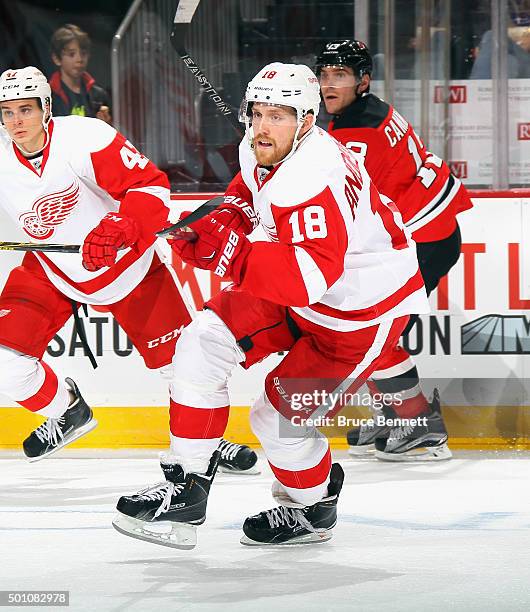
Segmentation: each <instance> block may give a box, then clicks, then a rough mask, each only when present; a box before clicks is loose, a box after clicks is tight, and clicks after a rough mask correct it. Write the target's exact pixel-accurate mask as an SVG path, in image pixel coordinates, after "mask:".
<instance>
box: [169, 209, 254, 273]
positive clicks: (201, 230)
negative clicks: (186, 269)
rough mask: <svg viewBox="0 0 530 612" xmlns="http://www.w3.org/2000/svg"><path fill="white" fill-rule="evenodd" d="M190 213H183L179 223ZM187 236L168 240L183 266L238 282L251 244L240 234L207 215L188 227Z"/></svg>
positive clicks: (175, 236) (178, 233) (178, 236)
mask: <svg viewBox="0 0 530 612" xmlns="http://www.w3.org/2000/svg"><path fill="white" fill-rule="evenodd" d="M189 214H190V213H189V212H185V213H182V215H181V216H180V219H183V218H185V217H187V216H188V215H189ZM189 229H191V230H192V231H193V234H191V237H192V239H191V240H190V232H186V231H182V230H180V231H179V232H177V233H175V234H174V237H171V238H169V244H170V245H171V248H172V249H173V251H175V253H176V254H177V255H178V256H179V257H180V258H181V259H182V260H183V261H185V262H186V263H188V264H190V265H192V266H194V267H196V268H201V269H202V270H213V272H214V274H216V275H217V276H219V277H221V278H231V279H232V280H233V281H234V282H235V283H238V282H239V281H240V279H241V275H242V271H243V267H244V264H245V261H246V259H247V257H248V255H249V253H250V249H251V246H250V242H249V241H248V240H247V238H246V237H245V236H244V235H243V234H241V233H240V232H236V231H234V230H233V229H230V228H228V227H226V226H225V225H223V224H222V223H219V222H218V221H217V220H216V219H215V217H213V216H212V215H208V216H206V217H204V218H202V219H199V220H198V221H195V222H194V223H191V224H190V226H189Z"/></svg>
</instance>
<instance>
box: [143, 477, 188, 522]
mask: <svg viewBox="0 0 530 612" xmlns="http://www.w3.org/2000/svg"><path fill="white" fill-rule="evenodd" d="M183 488H184V483H182V484H180V483H179V484H174V483H173V482H170V481H169V480H165V481H164V482H158V483H157V484H155V485H152V486H149V487H146V488H145V489H142V490H141V491H138V493H137V494H136V495H138V497H141V498H142V499H143V500H145V501H158V500H160V501H161V504H160V506H159V507H158V509H157V511H156V512H155V515H154V517H153V518H157V517H158V516H160V515H161V514H162V513H163V512H167V511H168V510H169V507H170V506H171V498H172V497H173V495H177V494H178V493H180V492H181V491H182V489H183Z"/></svg>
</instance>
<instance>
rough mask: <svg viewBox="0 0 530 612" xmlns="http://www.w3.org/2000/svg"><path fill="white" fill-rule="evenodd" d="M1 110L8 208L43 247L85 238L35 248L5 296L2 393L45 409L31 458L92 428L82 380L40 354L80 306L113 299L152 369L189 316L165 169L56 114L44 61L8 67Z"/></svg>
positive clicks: (238, 468) (250, 457) (87, 123)
mask: <svg viewBox="0 0 530 612" xmlns="http://www.w3.org/2000/svg"><path fill="white" fill-rule="evenodd" d="M0 111H1V118H2V124H3V128H4V129H0V182H1V185H0V206H1V207H2V209H3V210H4V211H5V212H6V213H7V214H8V215H9V216H10V217H11V218H12V219H13V221H14V222H15V223H16V224H18V225H19V226H20V227H21V229H22V231H23V232H24V233H25V234H26V236H27V238H28V239H29V240H30V241H32V242H35V243H36V244H39V243H46V242H58V243H76V244H79V243H81V244H83V249H82V254H78V255H75V254H62V253H53V254H44V253H39V252H35V253H28V254H27V255H26V256H25V257H24V260H23V262H22V265H21V266H18V267H17V268H15V269H14V270H13V271H12V272H11V274H10V275H9V278H8V280H7V283H6V285H5V287H4V289H3V291H2V293H1V294H0V393H3V394H5V395H7V396H8V397H10V398H12V399H13V400H14V401H17V402H18V403H19V404H21V405H22V406H24V407H25V408H27V409H28V410H31V411H32V412H35V413H37V414H40V415H42V416H44V417H48V418H47V420H46V421H45V422H44V423H43V425H41V426H40V427H39V428H37V429H36V430H35V431H34V432H33V433H32V434H31V435H30V436H29V437H28V438H27V439H26V440H25V442H24V451H25V453H26V455H27V456H28V458H29V459H30V461H35V460H38V459H42V458H44V457H46V456H48V455H49V454H51V453H52V452H55V451H56V450H58V449H59V448H61V447H62V446H64V445H65V444H68V443H70V442H72V441H74V440H75V439H77V438H79V437H80V436H81V435H84V434H86V433H88V432H89V431H90V430H91V429H93V428H94V427H95V425H96V421H95V420H94V418H93V416H92V411H91V409H90V408H89V407H88V406H87V404H86V403H85V401H84V400H83V398H82V397H81V394H80V393H79V389H78V388H77V386H76V384H75V383H74V381H72V380H71V379H69V378H67V379H66V381H65V382H63V381H60V380H58V378H57V376H56V375H55V373H54V372H53V370H52V369H51V368H50V367H49V365H47V364H46V363H45V362H44V361H43V360H42V356H43V354H44V351H45V350H46V347H47V345H48V343H49V341H50V340H51V339H52V338H53V336H54V335H55V333H56V332H57V331H58V330H59V329H60V328H61V327H62V326H63V325H64V324H65V323H66V321H67V320H68V319H69V318H70V316H71V315H72V312H73V310H74V311H75V310H77V308H78V306H79V304H93V305H99V306H101V305H105V306H106V308H107V310H108V311H110V312H111V313H112V314H113V315H114V317H115V318H116V320H117V321H118V322H119V323H120V325H121V326H122V328H123V329H124V330H125V331H126V333H127V334H128V335H129V337H130V339H131V341H132V342H133V344H134V345H135V347H136V348H137V349H138V351H139V352H140V354H141V355H142V357H143V359H144V361H145V364H146V366H147V367H148V368H154V369H156V368H162V367H165V366H168V365H169V364H171V359H172V356H173V353H174V349H175V343H176V339H177V337H178V336H179V334H180V332H181V331H182V329H183V327H184V326H185V325H187V324H188V323H189V322H190V320H191V316H190V312H189V311H188V308H187V306H186V305H185V303H184V301H183V299H182V297H181V295H180V292H179V290H178V289H177V287H176V285H175V283H174V281H173V279H172V277H171V274H170V273H169V271H168V269H167V268H166V266H165V265H164V264H163V263H162V262H161V260H160V259H159V257H158V255H157V254H156V253H155V250H154V242H155V232H156V231H157V230H159V229H160V228H161V227H163V226H164V225H165V223H166V222H167V216H168V212H169V208H168V205H169V183H168V180H167V177H166V175H165V174H164V173H163V172H162V171H160V170H159V169H158V168H157V167H156V166H155V165H154V164H153V163H152V162H150V161H149V160H148V159H147V158H146V157H145V156H143V155H142V154H140V153H139V152H138V151H137V150H136V149H135V147H134V146H133V145H132V144H131V143H130V142H129V141H128V140H126V138H125V137H124V136H123V135H122V134H120V133H118V132H117V131H116V130H115V129H114V128H112V127H110V126H108V125H107V124H105V123H104V122H103V121H99V120H97V119H89V118H84V117H74V116H70V117H59V118H53V117H52V112H51V111H52V109H51V91H50V86H49V84H48V82H47V81H46V78H45V77H44V75H43V74H42V73H41V72H40V71H39V70H37V69H36V68H33V67H27V68H24V69H21V70H7V71H6V72H4V73H3V74H2V75H1V77H0ZM173 410H174V409H173V407H172V406H171V405H170V420H171V422H174V420H175V419H174V418H173V417H172V412H173ZM219 451H220V454H221V460H220V464H221V466H222V468H223V469H224V470H225V471H230V472H232V473H252V472H256V471H257V470H256V469H255V467H254V466H255V463H256V461H257V456H256V454H255V453H254V451H252V450H251V449H249V448H248V447H247V446H244V445H240V444H236V443H232V442H228V441H227V440H221V442H220V446H219Z"/></svg>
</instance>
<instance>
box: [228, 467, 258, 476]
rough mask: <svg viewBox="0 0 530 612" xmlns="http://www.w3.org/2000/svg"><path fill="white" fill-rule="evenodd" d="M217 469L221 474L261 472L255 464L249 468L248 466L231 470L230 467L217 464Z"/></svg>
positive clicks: (249, 474)
mask: <svg viewBox="0 0 530 612" xmlns="http://www.w3.org/2000/svg"><path fill="white" fill-rule="evenodd" d="M217 471H218V472H222V473H223V474H235V475H237V476H256V475H257V474H261V470H260V469H259V468H258V466H257V465H253V466H252V467H251V468H248V470H233V469H232V468H229V467H225V466H224V465H221V464H219V467H218V468H217Z"/></svg>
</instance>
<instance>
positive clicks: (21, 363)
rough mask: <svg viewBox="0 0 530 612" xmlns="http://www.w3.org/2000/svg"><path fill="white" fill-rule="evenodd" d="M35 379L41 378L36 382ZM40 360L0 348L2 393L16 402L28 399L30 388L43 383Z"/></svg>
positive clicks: (0, 384)
mask: <svg viewBox="0 0 530 612" xmlns="http://www.w3.org/2000/svg"><path fill="white" fill-rule="evenodd" d="M35 377H40V380H39V381H35V380H34V379H35ZM42 379H44V375H43V374H40V372H39V360H38V359H37V358H36V357H30V356H28V355H23V354H22V353H19V352H18V351H15V350H13V349H10V348H7V347H5V346H0V393H3V394H5V395H7V396H8V397H10V398H13V399H15V400H17V399H20V398H24V397H27V395H28V392H27V389H28V386H35V384H34V383H35V382H37V385H38V384H39V383H42Z"/></svg>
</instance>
